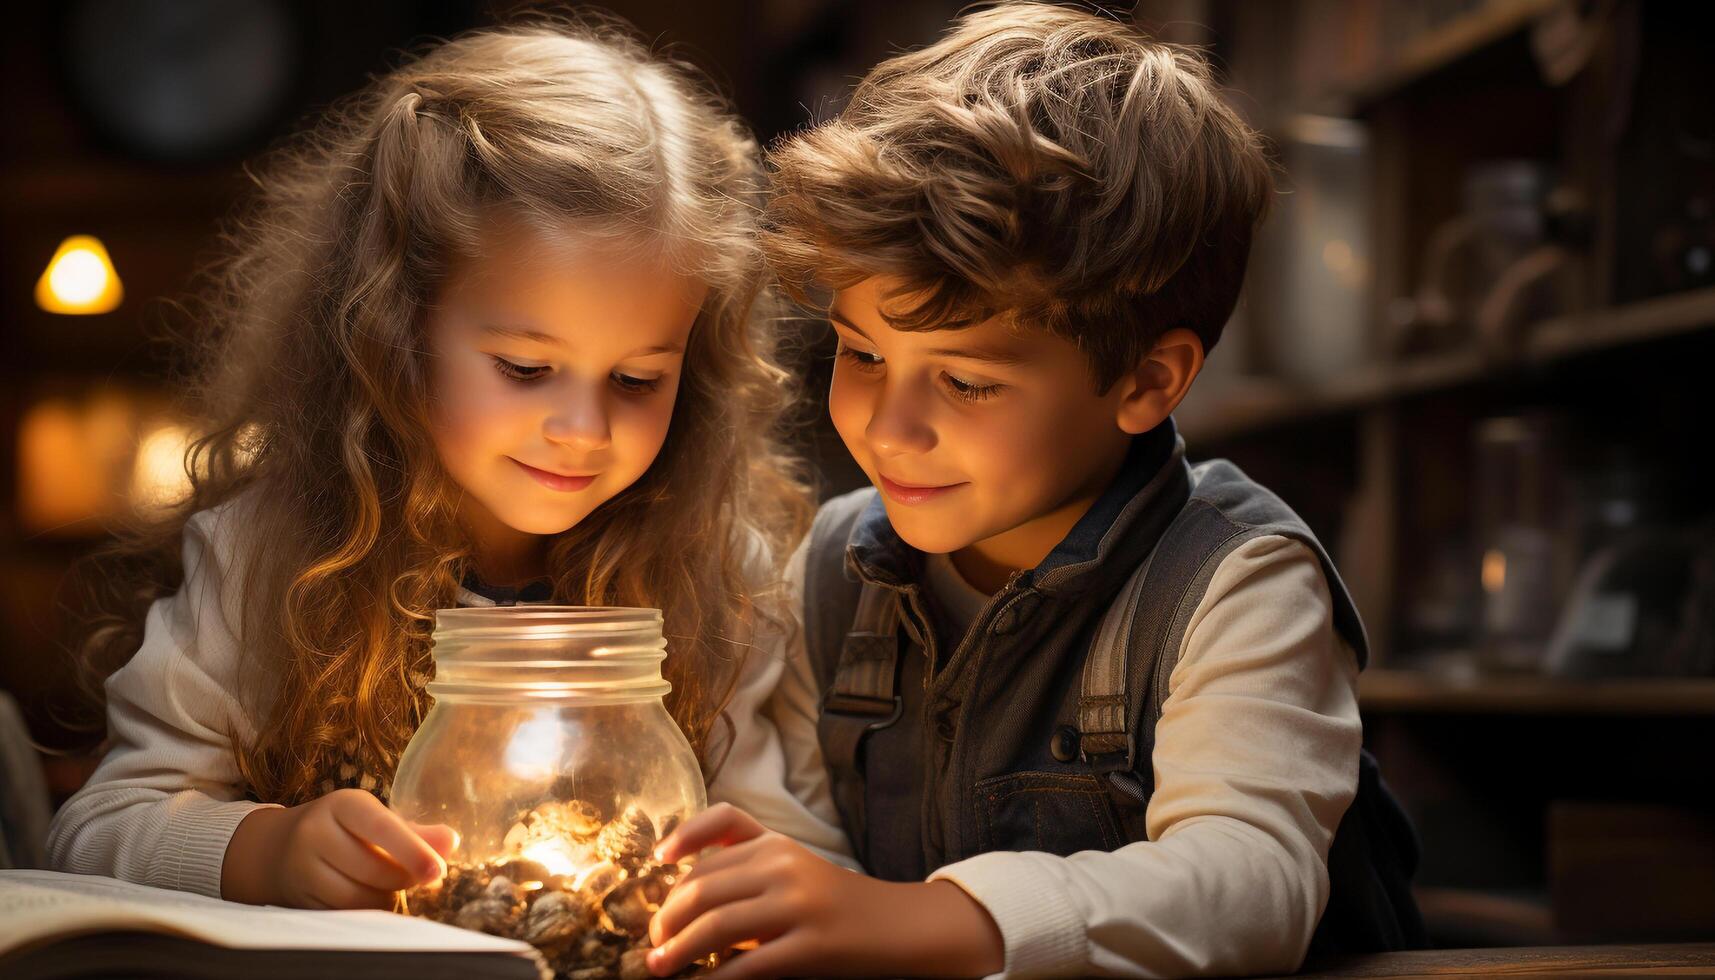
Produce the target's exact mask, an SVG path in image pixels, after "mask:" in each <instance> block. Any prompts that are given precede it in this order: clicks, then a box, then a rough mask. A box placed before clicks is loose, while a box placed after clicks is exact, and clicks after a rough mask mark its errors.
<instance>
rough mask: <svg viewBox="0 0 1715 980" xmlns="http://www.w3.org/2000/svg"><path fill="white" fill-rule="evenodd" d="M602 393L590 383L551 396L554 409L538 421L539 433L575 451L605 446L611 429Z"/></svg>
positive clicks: (610, 435) (597, 448)
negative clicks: (540, 425) (557, 395)
mask: <svg viewBox="0 0 1715 980" xmlns="http://www.w3.org/2000/svg"><path fill="white" fill-rule="evenodd" d="M604 395H605V392H603V391H602V390H600V389H598V388H597V387H596V386H594V385H577V386H576V390H574V391H570V392H566V393H565V394H564V395H563V396H562V397H560V398H557V399H555V402H554V410H553V411H552V412H550V413H549V415H548V417H547V419H546V420H544V421H543V423H542V435H543V436H545V437H546V438H547V439H548V441H550V442H557V443H559V444H561V445H563V446H568V447H570V448H572V449H576V450H578V451H579V452H594V451H596V450H600V449H606V448H607V447H608V446H609V445H611V444H612V443H613V430H612V428H611V427H610V426H609V423H608V417H607V399H606V398H605V397H604Z"/></svg>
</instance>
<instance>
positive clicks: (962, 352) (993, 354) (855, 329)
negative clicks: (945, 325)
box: [828, 307, 1026, 364]
mask: <svg viewBox="0 0 1715 980" xmlns="http://www.w3.org/2000/svg"><path fill="white" fill-rule="evenodd" d="M828 319H830V320H833V321H834V322H836V323H838V324H839V325H840V326H842V327H845V328H846V329H848V330H850V331H851V332H852V333H855V334H857V335H858V336H859V337H862V338H863V339H865V340H868V341H870V343H874V342H875V341H874V340H873V339H871V337H870V335H869V334H867V333H864V332H863V328H861V327H859V326H858V325H857V324H855V323H853V322H851V321H850V320H848V319H846V318H845V317H843V316H841V315H840V311H839V310H836V309H834V308H832V307H829V308H828ZM928 354H929V356H930V357H960V358H964V359H965V360H969V361H987V362H988V363H990V364H1023V363H1024V362H1025V360H1026V358H1025V357H1024V355H1023V354H1018V353H1015V352H1013V351H1007V350H989V349H987V348H983V347H936V348H933V349H932V350H930V351H928Z"/></svg>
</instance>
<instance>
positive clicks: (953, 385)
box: [941, 371, 1006, 402]
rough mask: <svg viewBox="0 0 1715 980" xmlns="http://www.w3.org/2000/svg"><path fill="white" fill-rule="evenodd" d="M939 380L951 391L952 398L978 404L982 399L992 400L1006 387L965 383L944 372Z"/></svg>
mask: <svg viewBox="0 0 1715 980" xmlns="http://www.w3.org/2000/svg"><path fill="white" fill-rule="evenodd" d="M941 380H943V381H945V382H946V383H947V388H948V389H949V390H950V391H952V393H953V397H955V398H963V399H964V400H966V401H972V402H980V401H982V400H983V399H984V398H993V397H994V396H995V395H998V394H1000V392H1001V389H1003V388H1005V387H1006V385H998V384H995V385H983V384H976V383H974V382H970V381H965V380H963V379H961V378H956V377H954V376H952V375H950V374H947V373H946V372H944V371H943V372H942V373H941Z"/></svg>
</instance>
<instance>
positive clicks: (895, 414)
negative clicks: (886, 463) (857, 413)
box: [864, 387, 935, 456]
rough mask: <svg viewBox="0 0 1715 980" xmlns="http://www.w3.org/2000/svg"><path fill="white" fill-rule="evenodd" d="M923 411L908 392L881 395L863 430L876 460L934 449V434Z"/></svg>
mask: <svg viewBox="0 0 1715 980" xmlns="http://www.w3.org/2000/svg"><path fill="white" fill-rule="evenodd" d="M926 407H927V406H925V405H924V404H923V399H921V398H920V397H917V396H916V395H915V394H914V393H912V392H909V391H904V390H900V388H898V387H895V388H893V389H890V390H887V391H883V392H882V393H881V394H880V395H879V396H877V398H876V402H875V411H874V413H873V414H871V415H870V417H869V425H868V426H866V427H865V428H864V438H865V439H867V440H868V441H869V445H870V448H871V449H872V450H874V452H875V454H876V455H878V456H903V455H906V454H909V453H926V452H928V451H929V450H931V449H933V448H935V430H934V429H933V428H932V427H931V426H930V425H929V424H928V421H927V416H926V414H925V408H926Z"/></svg>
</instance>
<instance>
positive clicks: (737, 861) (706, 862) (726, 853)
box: [668, 837, 765, 895]
mask: <svg viewBox="0 0 1715 980" xmlns="http://www.w3.org/2000/svg"><path fill="white" fill-rule="evenodd" d="M764 843H765V839H764V838H759V837H753V838H751V839H750V840H746V841H740V842H738V843H737V844H732V845H730V846H727V847H723V848H721V849H720V850H718V851H716V852H714V853H713V854H710V855H709V856H708V857H706V858H702V859H701V860H699V861H698V862H697V863H696V864H693V865H691V870H689V871H687V872H685V873H684V874H683V875H680V876H679V883H678V884H676V885H674V886H673V890H674V891H678V890H679V889H681V888H685V887H687V886H688V885H690V883H691V882H693V881H699V880H701V879H703V878H707V877H708V876H710V875H713V874H718V873H720V872H723V871H727V870H728V869H732V868H742V867H744V866H745V865H746V864H748V863H749V862H750V861H752V860H753V859H754V858H755V857H756V855H757V853H758V852H759V851H761V849H762V846H763V844H764ZM668 894H669V895H671V894H672V892H668Z"/></svg>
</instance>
